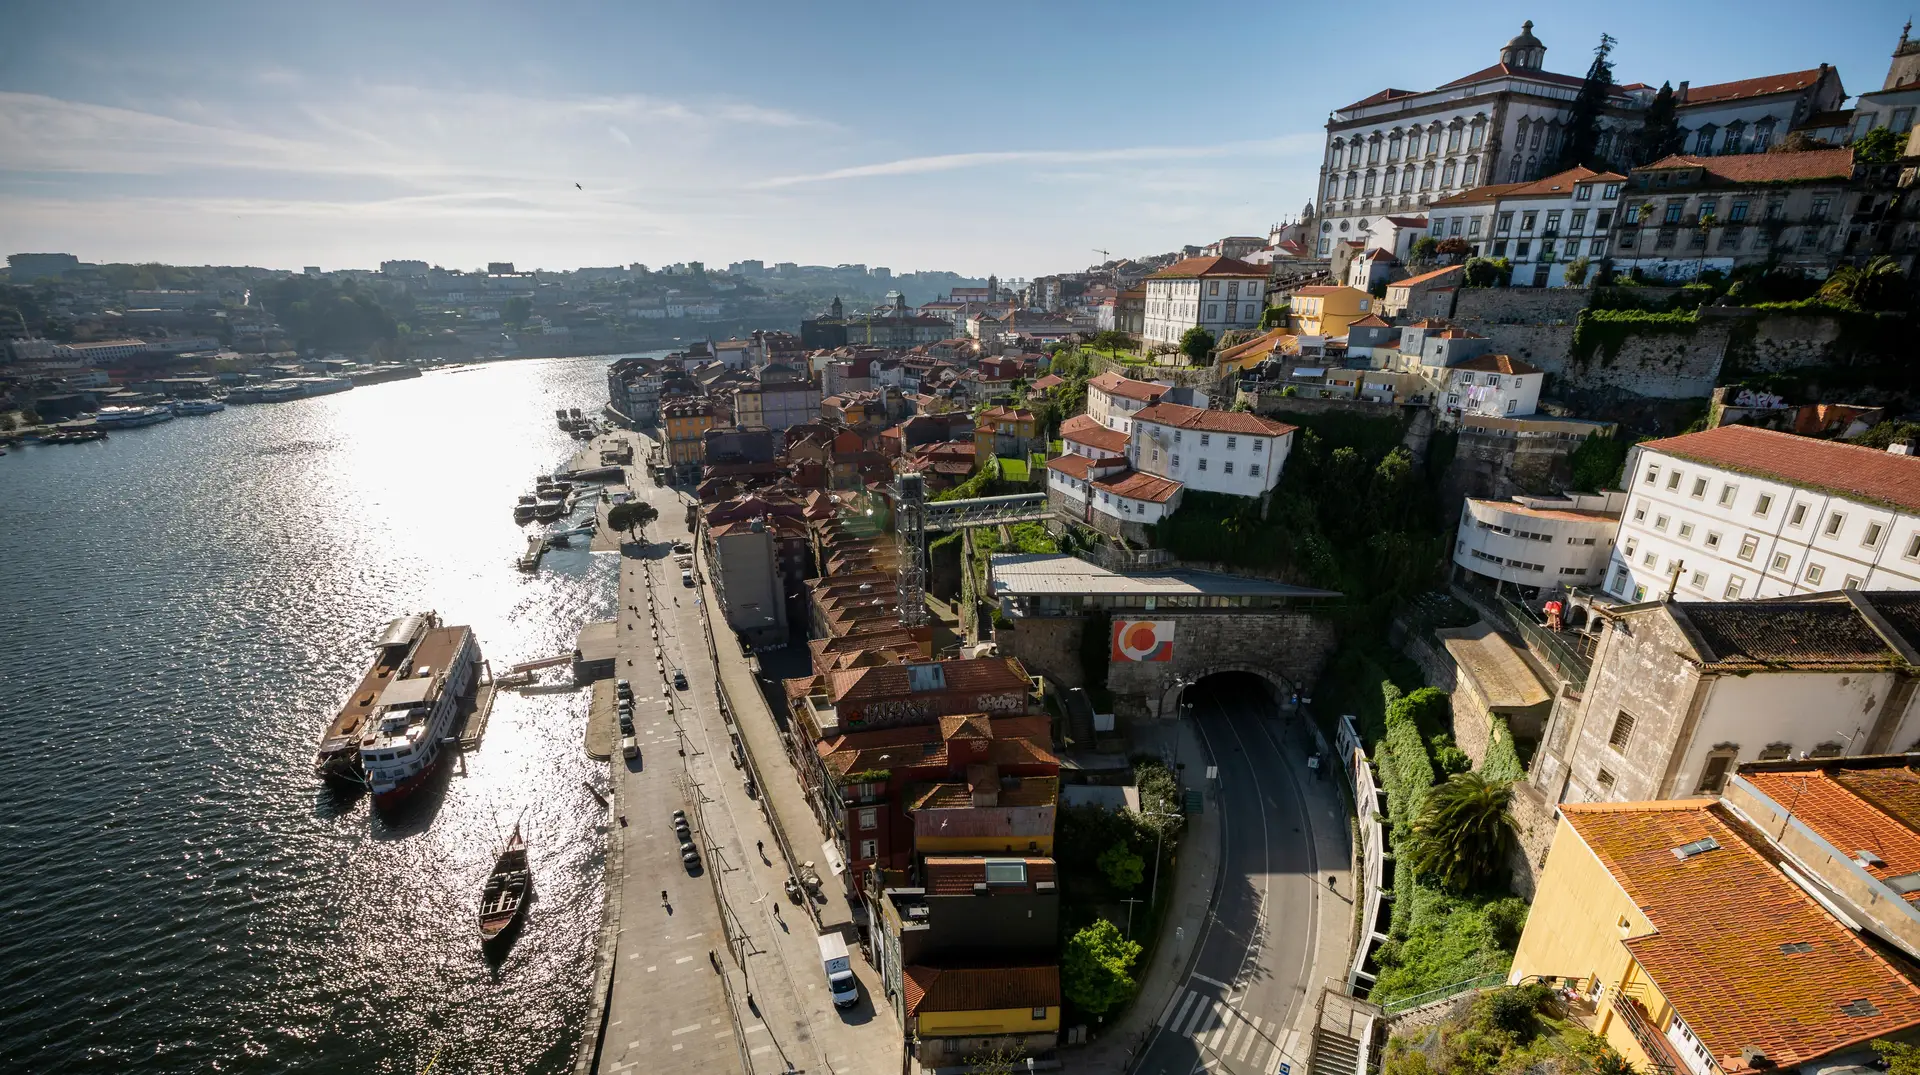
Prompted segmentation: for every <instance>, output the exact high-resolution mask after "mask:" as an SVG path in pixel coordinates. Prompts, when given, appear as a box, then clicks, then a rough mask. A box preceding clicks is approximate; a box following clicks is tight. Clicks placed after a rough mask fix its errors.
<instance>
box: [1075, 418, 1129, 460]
mask: <svg viewBox="0 0 1920 1075" xmlns="http://www.w3.org/2000/svg"><path fill="white" fill-rule="evenodd" d="M1060 439H1061V440H1066V441H1073V442H1075V443H1078V444H1086V445H1090V446H1092V447H1095V448H1098V449H1100V450H1101V451H1104V452H1119V451H1125V450H1126V447H1127V435H1126V434H1125V433H1122V432H1120V431H1119V430H1117V429H1108V428H1107V427H1106V426H1103V425H1101V424H1100V423H1099V422H1096V421H1094V420H1093V419H1092V418H1089V417H1088V416H1086V415H1084V414H1076V415H1074V416H1073V417H1072V418H1069V419H1067V420H1066V421H1065V422H1063V423H1061V425H1060Z"/></svg>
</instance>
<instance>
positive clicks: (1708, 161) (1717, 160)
mask: <svg viewBox="0 0 1920 1075" xmlns="http://www.w3.org/2000/svg"><path fill="white" fill-rule="evenodd" d="M1669 168H1705V169H1706V170H1707V176H1708V177H1709V179H1710V180H1711V181H1717V182H1721V183H1795V182H1802V183H1804V182H1809V181H1813V180H1820V179H1849V178H1852V176H1853V150H1851V149H1809V150H1806V151H1804V152H1801V153H1738V154H1735V155H1733V156H1728V157H1691V156H1687V155H1686V154H1684V153H1675V154H1673V155H1672V156H1670V157H1662V158H1660V159H1659V160H1657V161H1654V162H1653V163H1652V164H1646V165H1642V166H1641V167H1639V168H1635V169H1634V171H1635V172H1650V171H1655V170H1659V169H1669Z"/></svg>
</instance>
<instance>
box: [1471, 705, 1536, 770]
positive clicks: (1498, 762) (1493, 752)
mask: <svg viewBox="0 0 1920 1075" xmlns="http://www.w3.org/2000/svg"><path fill="white" fill-rule="evenodd" d="M1480 775H1482V776H1484V777H1486V778H1487V779H1488V780H1501V781H1507V782H1514V781H1519V780H1524V779H1526V776H1527V767H1526V766H1525V765H1523V764H1522V763H1521V761H1520V755H1519V753H1518V752H1516V751H1515V749H1514V742H1513V729H1512V728H1509V727H1508V726H1507V718H1505V717H1501V716H1495V717H1494V718H1493V731H1492V733H1491V737H1490V740H1489V742H1488V743H1487V758H1486V760H1485V761H1483V762H1481V763H1480Z"/></svg>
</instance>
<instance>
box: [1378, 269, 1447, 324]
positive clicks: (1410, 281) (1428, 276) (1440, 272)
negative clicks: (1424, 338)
mask: <svg viewBox="0 0 1920 1075" xmlns="http://www.w3.org/2000/svg"><path fill="white" fill-rule="evenodd" d="M1465 271H1466V270H1465V267H1464V266H1461V265H1448V266H1446V267H1445V268H1441V269H1433V270H1430V271H1428V272H1423V273H1421V274H1420V275H1418V276H1409V277H1407V278H1406V279H1405V280H1395V281H1393V282H1392V283H1390V284H1388V285H1387V286H1388V287H1411V286H1413V285H1414V284H1424V283H1426V282H1427V281H1429V280H1438V279H1440V278H1441V277H1442V276H1445V275H1447V274H1448V273H1456V272H1465ZM1419 323H1420V324H1425V323H1426V322H1424V321H1423V322H1419Z"/></svg>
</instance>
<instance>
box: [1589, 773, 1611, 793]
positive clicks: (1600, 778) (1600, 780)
mask: <svg viewBox="0 0 1920 1075" xmlns="http://www.w3.org/2000/svg"><path fill="white" fill-rule="evenodd" d="M1593 782H1594V783H1596V784H1598V785H1600V790H1602V791H1611V790H1613V774H1612V773H1609V772H1607V771H1606V770H1605V769H1602V770H1600V771H1599V772H1597V773H1595V774H1593Z"/></svg>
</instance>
